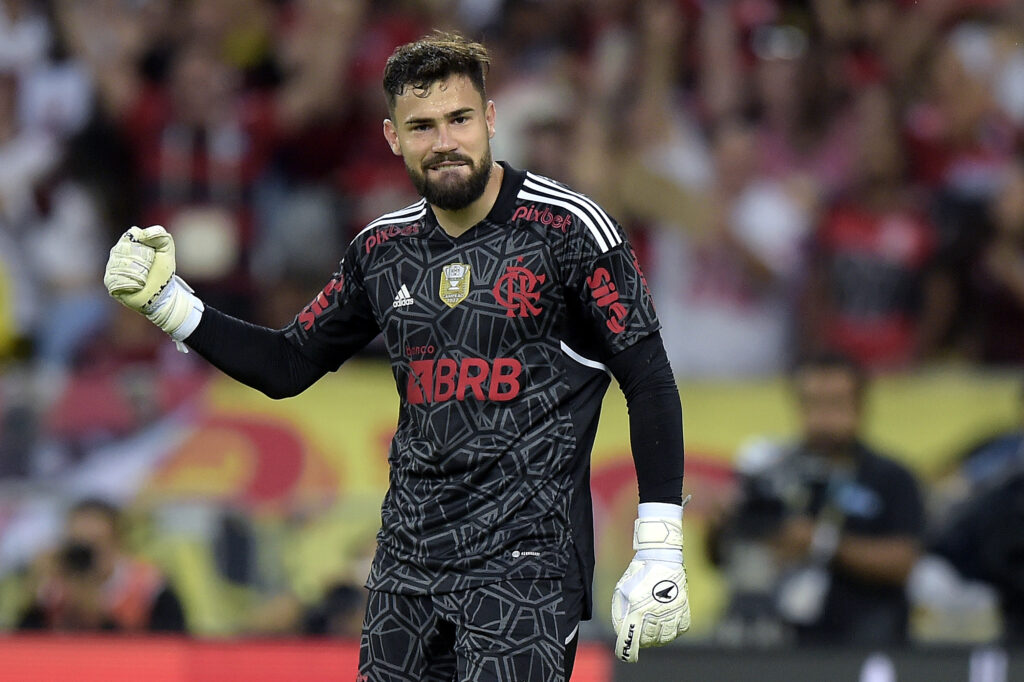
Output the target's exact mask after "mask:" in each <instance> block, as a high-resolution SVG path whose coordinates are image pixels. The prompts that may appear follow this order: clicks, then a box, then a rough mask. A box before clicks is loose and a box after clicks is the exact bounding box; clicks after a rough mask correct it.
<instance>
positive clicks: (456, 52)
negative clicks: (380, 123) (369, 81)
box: [384, 31, 491, 114]
mask: <svg viewBox="0 0 1024 682" xmlns="http://www.w3.org/2000/svg"><path fill="white" fill-rule="evenodd" d="M490 64H491V58H490V56H488V54H487V48H486V47H484V46H483V45H481V44H480V43H475V42H472V41H470V40H468V39H467V38H465V37H464V36H463V35H462V34H460V33H447V32H445V31H434V32H433V33H432V34H430V35H428V36H424V37H423V38H420V39H419V40H417V41H416V42H413V43H406V44H405V45H399V46H398V47H397V48H395V51H394V52H393V53H392V54H391V56H390V57H388V62H387V65H386V66H385V67H384V95H385V97H387V101H388V112H390V113H391V114H394V112H395V99H396V98H397V97H398V96H399V95H401V94H402V93H403V92H404V91H405V89H406V88H407V87H412V89H413V90H427V89H428V88H429V87H430V85H431V84H432V83H436V82H437V81H441V80H444V79H446V78H448V77H449V76H455V75H460V76H466V77H468V78H469V80H470V81H472V83H473V86H474V87H475V88H476V90H477V92H479V93H480V97H481V99H483V100H486V99H487V88H486V84H485V80H486V77H487V69H488V67H489V66H490Z"/></svg>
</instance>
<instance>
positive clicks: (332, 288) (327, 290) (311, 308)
mask: <svg viewBox="0 0 1024 682" xmlns="http://www.w3.org/2000/svg"><path fill="white" fill-rule="evenodd" d="M344 285H345V277H344V276H343V275H338V276H337V277H335V278H334V279H332V280H331V281H330V282H328V283H327V286H325V287H324V289H323V291H321V292H320V293H319V294H317V295H316V298H314V299H313V302H312V303H310V304H309V305H308V306H306V307H305V308H304V309H303V310H302V312H301V313H299V324H301V325H302V328H303V329H305V330H306V331H307V332H308V331H309V330H310V329H312V328H313V323H314V322H315V321H316V318H318V317H320V315H322V314H323V312H324V310H326V309H327V306H329V305H330V302H329V301H328V300H327V297H328V296H330V295H331V294H333V293H336V292H337V293H341V289H342V287H343V286H344Z"/></svg>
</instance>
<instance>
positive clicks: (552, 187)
mask: <svg viewBox="0 0 1024 682" xmlns="http://www.w3.org/2000/svg"><path fill="white" fill-rule="evenodd" d="M526 176H527V179H526V181H525V183H524V184H529V185H530V186H531V187H533V188H534V189H541V188H543V189H546V190H548V191H549V192H551V193H556V194H560V195H565V196H570V197H573V198H574V199H577V200H578V201H580V202H581V203H582V204H584V205H586V206H588V207H590V209H591V215H592V216H593V217H594V219H595V220H596V221H597V223H598V224H599V225H601V226H602V228H604V230H605V235H606V236H607V237H608V243H610V244H612V245H613V246H614V245H615V244H618V243H620V242H621V241H622V238H621V237H620V236H619V232H618V230H616V229H615V221H613V220H612V219H611V217H610V216H609V215H608V214H607V213H606V212H605V210H604V209H603V208H601V207H600V206H598V205H597V202H595V201H594V200H593V199H591V198H590V197H588V196H586V195H585V194H580V193H579V192H574V191H572V190H571V189H568V188H566V187H562V186H561V185H559V184H558V183H556V182H555V181H554V180H551V179H549V178H545V177H544V176H542V175H534V174H533V173H529V172H528V173H527V174H526Z"/></svg>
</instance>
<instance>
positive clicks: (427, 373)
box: [405, 358, 523, 405]
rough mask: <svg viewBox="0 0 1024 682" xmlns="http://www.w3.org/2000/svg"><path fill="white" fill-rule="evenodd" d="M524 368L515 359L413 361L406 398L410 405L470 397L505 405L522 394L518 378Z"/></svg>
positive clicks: (406, 388)
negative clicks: (491, 361)
mask: <svg viewBox="0 0 1024 682" xmlns="http://www.w3.org/2000/svg"><path fill="white" fill-rule="evenodd" d="M522 372H523V365H522V363H521V362H519V361H518V360H516V359H515V358H496V359H495V360H494V362H493V364H492V363H489V362H488V361H487V360H484V359H483V358H464V359H463V360H461V361H459V362H456V361H455V360H453V359H451V358H442V359H440V360H413V361H412V362H410V363H409V380H408V382H407V383H406V386H405V399H406V401H407V402H408V403H409V404H410V405H423V404H425V403H443V402H445V401H448V400H453V399H454V400H458V401H460V402H461V401H463V400H465V399H466V398H468V397H469V396H470V395H472V397H474V398H476V399H477V400H490V401H494V402H505V401H508V400H512V399H513V398H515V397H516V396H518V395H519V390H520V388H521V386H520V384H519V375H520V374H522Z"/></svg>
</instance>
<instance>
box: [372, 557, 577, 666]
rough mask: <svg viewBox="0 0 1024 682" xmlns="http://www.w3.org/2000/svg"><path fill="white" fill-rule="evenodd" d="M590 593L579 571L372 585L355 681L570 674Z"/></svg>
mask: <svg viewBox="0 0 1024 682" xmlns="http://www.w3.org/2000/svg"><path fill="white" fill-rule="evenodd" d="M571 563H572V562H571ZM583 599H584V596H583V583H582V581H581V579H580V576H579V573H578V572H577V571H571V572H570V575H568V576H566V577H565V578H556V579H546V580H545V579H537V580H506V581H503V582H498V583H493V584H490V585H484V586H483V587H477V588H472V589H468V590H460V591H457V592H450V593H446V594H432V595H408V594H394V593H390V592H380V591H377V590H371V591H370V596H369V599H368V600H367V604H366V618H365V619H364V620H363V634H362V638H361V641H360V647H359V674H358V675H357V676H356V680H357V682H427V681H429V682H514V681H522V680H545V681H549V680H550V681H551V682H555V681H565V680H568V679H569V676H570V674H571V673H572V665H573V661H574V660H575V658H576V643H577V639H578V636H579V622H580V617H581V616H582V613H583Z"/></svg>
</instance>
